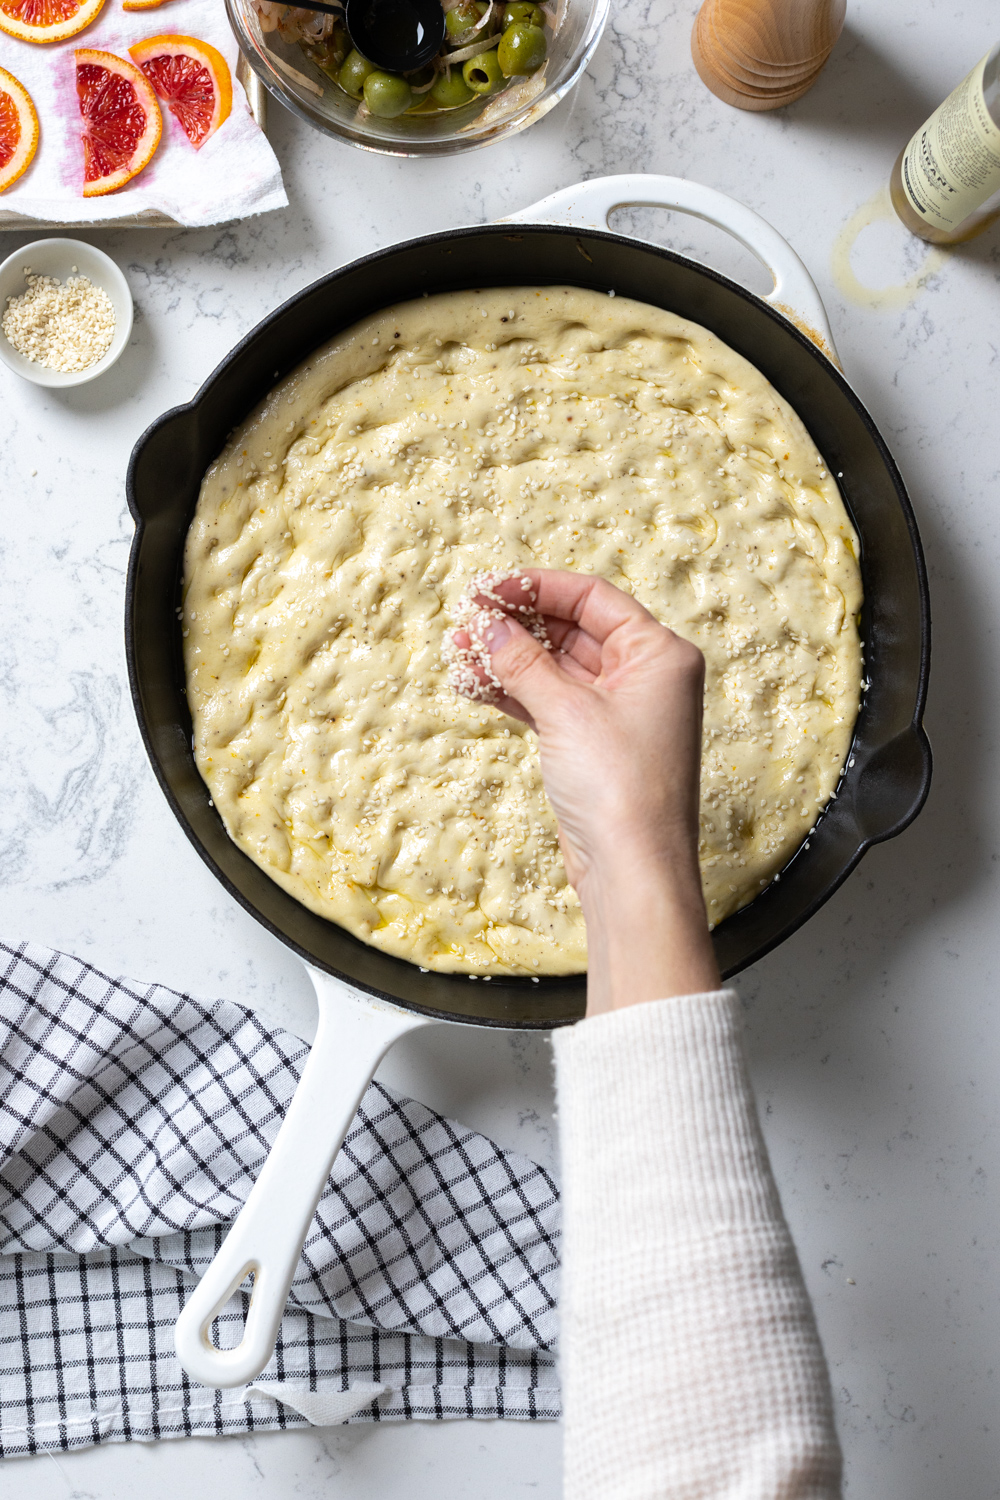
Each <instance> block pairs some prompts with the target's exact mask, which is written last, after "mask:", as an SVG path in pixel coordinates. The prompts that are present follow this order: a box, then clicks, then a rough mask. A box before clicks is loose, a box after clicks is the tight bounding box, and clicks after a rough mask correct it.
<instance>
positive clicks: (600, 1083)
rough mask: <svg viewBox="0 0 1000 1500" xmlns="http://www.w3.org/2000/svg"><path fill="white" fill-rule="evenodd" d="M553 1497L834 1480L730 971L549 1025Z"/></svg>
mask: <svg viewBox="0 0 1000 1500" xmlns="http://www.w3.org/2000/svg"><path fill="white" fill-rule="evenodd" d="M554 1045H555V1056H556V1080H557V1088H558V1098H559V1123H560V1133H561V1140H562V1175H563V1186H564V1214H565V1252H564V1263H563V1264H564V1269H563V1285H562V1294H561V1308H562V1335H561V1363H562V1381H563V1392H564V1400H565V1434H566V1436H565V1489H564V1495H565V1500H834V1497H836V1496H838V1495H839V1494H840V1450H839V1448H838V1445H837V1439H836V1435H835V1433H834V1427H833V1417H832V1411H831V1401H830V1385H829V1379H828V1376H827V1370H826V1364H825V1361H824V1359H823V1352H822V1349H821V1347H820V1343H819V1338H818V1336H817V1333H816V1325H815V1322H814V1320H813V1314H812V1308H811V1306H810V1303H809V1298H808V1295H807V1293H806V1290H805V1287H804V1285H803V1282H802V1274H801V1271H800V1269H799V1264H798V1259H797V1257H796V1254H795V1247H794V1246H793V1244H792V1241H791V1237H790V1235H789V1233H788V1228H787V1226H786V1224H785V1221H784V1218H783V1216H782V1212H781V1203H780V1201H779V1199H778V1193H777V1189H776V1188H775V1185H774V1179H773V1178H772V1176H771V1170H770V1166H769V1164H768V1159H767V1151H766V1149H765V1146H764V1142H763V1138H762V1136H761V1132H760V1125H759V1123H758V1120H757V1111H756V1108H755V1105H754V1100H753V1095H752V1093H751V1090H750V1084H749V1080H748V1078H747V1071H746V1064H745V1060H744V1055H743V1044H742V1021H741V1015H740V1007H739V1003H738V1001H737V999H736V996H735V995H734V994H733V992H732V991H731V990H719V991H716V992H714V993H712V994H704V995H684V996H681V997H679V998H677V999H672V1000H657V1001H653V1002H651V1003H649V1004H644V1005H634V1006H631V1007H630V1008H629V1009H627V1010H622V1011H617V1012H614V1013H612V1014H610V1015H605V1016H595V1017H594V1018H592V1019H590V1020H587V1021H581V1022H580V1023H579V1024H578V1025H576V1026H573V1027H571V1028H567V1029H566V1030H565V1031H560V1032H557V1033H556V1036H555V1043H554Z"/></svg>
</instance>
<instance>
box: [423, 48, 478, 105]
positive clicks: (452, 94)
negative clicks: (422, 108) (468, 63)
mask: <svg viewBox="0 0 1000 1500" xmlns="http://www.w3.org/2000/svg"><path fill="white" fill-rule="evenodd" d="M472 60H473V62H475V60H476V59H475V58H473V59H472ZM475 97H476V94H475V90H474V89H470V88H469V85H468V84H467V83H466V81H465V79H464V78H463V77H462V74H461V72H460V71H459V69H458V68H457V67H456V68H451V69H450V70H448V71H445V72H444V73H439V74H438V76H437V81H436V83H435V84H434V87H433V88H432V89H431V98H432V99H433V100H434V103H435V104H437V105H438V106H439V107H440V108H441V109H457V108H458V106H459V105H460V104H468V102H469V100H470V99H474V98H475Z"/></svg>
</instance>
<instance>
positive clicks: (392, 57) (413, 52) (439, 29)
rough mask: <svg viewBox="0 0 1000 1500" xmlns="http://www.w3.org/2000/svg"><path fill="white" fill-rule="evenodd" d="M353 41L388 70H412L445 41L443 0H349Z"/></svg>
mask: <svg viewBox="0 0 1000 1500" xmlns="http://www.w3.org/2000/svg"><path fill="white" fill-rule="evenodd" d="M345 19H346V22H347V29H348V31H349V32H350V34H351V41H352V42H353V43H354V45H355V47H356V48H357V49H358V51H359V52H360V53H361V55H362V57H367V59H368V61H369V62H371V63H374V64H375V66H376V67H377V68H384V69H385V70H386V72H388V73H413V72H415V71H416V69H417V68H422V67H423V66H424V64H425V63H429V62H430V60H431V58H432V57H434V56H435V55H436V54H437V53H438V52H440V51H441V47H442V45H443V43H444V11H443V10H442V8H441V0H347V5H346V11H345Z"/></svg>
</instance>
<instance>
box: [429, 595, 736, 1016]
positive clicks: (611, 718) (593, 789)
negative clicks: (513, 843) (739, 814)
mask: <svg viewBox="0 0 1000 1500" xmlns="http://www.w3.org/2000/svg"><path fill="white" fill-rule="evenodd" d="M524 576H525V577H527V578H528V579H529V580H530V582H531V586H532V590H533V595H526V594H525V592H524V588H523V583H522V579H521V578H519V577H516V576H515V577H513V578H507V579H501V580H500V581H499V582H497V583H496V584H495V585H493V586H492V587H491V589H490V594H491V596H492V597H489V598H488V597H486V596H480V597H479V598H478V599H477V603H480V604H481V605H482V606H483V608H484V610H487V611H489V610H491V609H492V610H495V609H496V607H497V601H501V602H502V604H503V605H504V606H508V607H509V608H510V610H511V611H512V613H511V614H510V615H507V616H506V617H504V618H501V619H497V618H491V617H489V616H488V615H487V616H482V615H481V616H480V617H479V619H478V620H477V621H476V622H474V624H473V626H472V629H471V639H472V641H473V643H478V642H479V641H481V642H482V645H483V646H484V647H485V649H486V650H488V652H489V656H490V664H491V667H492V674H493V676H494V677H495V678H496V680H497V681H498V682H499V683H500V687H501V694H502V696H500V697H499V699H498V707H500V708H501V709H503V711H504V712H505V713H509V714H511V715H513V716H514V717H516V718H519V719H523V720H525V721H526V722H527V723H529V724H531V726H532V727H533V728H534V729H535V730H536V731H537V733H538V740H539V747H540V751H541V763H542V775H543V777H544V780H545V789H546V791H547V793H548V795H549V800H550V802H551V803H552V806H553V809H554V811H555V814H556V818H557V819H558V822H559V841H560V844H561V847H562V851H563V858H564V859H565V862H566V873H567V875H568V877H569V880H570V882H571V884H572V885H573V886H574V887H575V889H576V892H577V894H578V896H579V897H580V902H581V904H582V906H583V911H584V915H585V917H586V920H587V935H588V945H589V951H590V959H589V982H588V1012H589V1013H594V1012H595V1011H598V1010H608V1009H612V1008H614V1007H616V1006H619V1005H625V1004H631V1003H634V1002H635V1001H637V1000H653V999H660V998H664V997H665V996H668V995H672V994H686V993H690V992H692V991H696V990H706V989H709V990H710V989H715V988H717V986H718V984H719V975H718V970H717V968H716V965H715V959H714V955H713V953H712V946H711V942H710V939H709V935H708V923H707V919H706V916H705V905H704V900H703V897H702V893H701V876H700V873H699V868H698V783H699V774H698V773H699V762H700V753H701V707H702V692H703V686H704V659H703V657H702V654H701V652H700V651H699V650H698V649H697V647H696V646H692V645H691V644H690V643H689V642H687V641H684V640H682V639H681V637H680V636H677V635H675V634H674V633H673V631H671V630H668V629H667V628H666V627H665V626H663V625H660V624H659V623H658V621H656V620H655V619H654V618H653V616H652V615H651V614H650V613H649V612H648V610H646V609H644V608H643V607H642V605H641V604H638V603H637V602H636V601H635V600H634V599H632V598H631V597H630V596H629V595H628V594H625V593H623V592H622V591H621V590H620V589H616V588H614V587H613V586H612V585H611V584H610V583H607V582H605V581H604V580H603V579H600V578H590V577H586V576H584V575H583V574H578V573H557V572H543V571H541V570H538V569H528V570H525V574H524ZM526 598H527V599H528V600H529V601H530V603H531V604H532V605H533V607H534V609H535V610H536V611H537V613H538V614H539V615H541V617H542V620H543V623H544V625H545V630H546V634H547V635H548V639H549V641H550V642H551V645H552V650H551V651H546V650H545V648H544V646H543V645H542V644H541V643H540V642H539V641H538V640H536V639H535V638H534V636H533V635H532V634H531V633H530V632H529V631H528V630H526V629H525V627H524V625H522V624H521V623H520V621H519V620H518V619H517V618H515V612H517V611H518V610H519V606H522V605H523V604H524V602H525V600H526ZM455 639H456V644H457V645H458V646H459V647H460V648H461V647H464V646H467V645H468V643H469V639H470V634H469V633H462V632H456V637H455ZM480 680H481V681H483V682H485V681H486V680H487V674H486V673H485V672H482V673H481V674H480Z"/></svg>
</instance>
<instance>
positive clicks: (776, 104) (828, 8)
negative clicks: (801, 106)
mask: <svg viewBox="0 0 1000 1500" xmlns="http://www.w3.org/2000/svg"><path fill="white" fill-rule="evenodd" d="M846 9H847V0H704V4H703V5H702V7H701V10H700V11H699V12H698V16H697V19H696V20H695V23H694V31H693V32H692V33H691V55H692V57H693V58H694V65H695V67H696V68H697V70H698V75H699V77H700V78H701V80H702V82H703V83H704V84H705V85H706V87H708V88H710V89H711V91H712V93H713V94H716V95H718V97H719V98H720V99H722V100H724V101H725V103H726V104H733V105H735V106H736V108H737V109H751V110H766V109H780V108H781V106H782V105H783V104H791V103H792V102H793V101H794V100H795V99H801V97H802V95H803V94H804V93H806V92H807V90H808V89H810V88H812V86H813V84H814V83H815V82H816V79H817V78H818V77H819V74H820V71H821V69H822V67H823V64H824V63H825V62H826V60H827V58H828V57H829V56H830V53H831V52H832V51H833V47H834V43H835V42H836V40H837V38H838V37H839V35H840V33H841V31H842V30H843V26H844V15H845V12H846Z"/></svg>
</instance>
